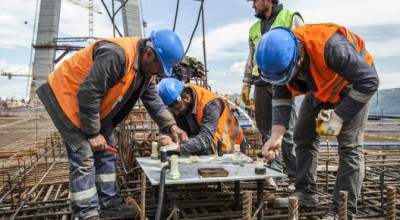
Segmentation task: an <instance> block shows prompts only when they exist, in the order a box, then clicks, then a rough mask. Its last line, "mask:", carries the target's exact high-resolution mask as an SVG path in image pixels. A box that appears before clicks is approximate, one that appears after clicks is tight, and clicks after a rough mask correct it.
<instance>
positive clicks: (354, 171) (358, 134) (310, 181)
mask: <svg viewBox="0 0 400 220" xmlns="http://www.w3.org/2000/svg"><path fill="white" fill-rule="evenodd" d="M307 99H314V97H313V96H311V95H310V96H308V95H307V96H306V97H305V98H304V100H303V102H302V104H301V106H300V111H299V116H298V120H297V123H296V126H295V128H294V142H295V143H296V145H297V148H296V155H297V175H296V190H299V191H303V192H306V193H316V192H317V187H316V178H317V166H318V154H319V144H320V137H319V135H318V134H317V132H316V125H315V118H316V117H317V115H318V113H319V112H320V110H321V109H333V108H334V106H333V105H332V104H330V103H322V104H320V105H318V106H317V107H314V108H310V107H309V104H308V103H312V101H310V100H308V101H307ZM369 104H370V103H369V102H368V103H367V104H366V105H365V107H364V108H363V109H362V110H361V111H360V112H359V113H358V114H357V116H356V117H355V118H354V119H353V120H351V121H348V122H344V123H343V127H342V129H341V131H340V133H339V135H338V136H337V141H338V155H339V167H338V170H337V177H336V182H335V187H334V191H333V207H338V203H339V191H347V192H348V208H349V211H351V212H353V213H356V212H357V200H358V197H359V195H360V193H361V186H362V181H363V179H364V172H365V170H364V152H363V138H364V129H365V125H366V122H367V119H368V110H369Z"/></svg>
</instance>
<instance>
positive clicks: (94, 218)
mask: <svg viewBox="0 0 400 220" xmlns="http://www.w3.org/2000/svg"><path fill="white" fill-rule="evenodd" d="M83 220H99V216H97V215H96V216H91V217H89V218H84V219H83Z"/></svg>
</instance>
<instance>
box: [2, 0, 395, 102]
mask: <svg viewBox="0 0 400 220" xmlns="http://www.w3.org/2000/svg"><path fill="white" fill-rule="evenodd" d="M105 2H110V1H109V0H107V1H105ZM280 2H281V3H283V4H284V6H285V7H287V8H290V9H294V10H298V11H299V12H300V13H301V14H302V16H303V18H304V20H305V22H306V23H320V22H334V23H338V24H340V25H343V26H346V27H347V28H349V29H350V30H351V31H353V32H355V33H357V34H359V35H360V36H361V37H362V38H363V39H364V40H365V41H366V45H367V49H368V50H369V51H370V52H371V54H372V56H373V57H374V59H375V65H376V67H377V70H378V73H379V76H380V79H381V87H380V89H387V88H397V87H400V18H399V16H398V15H397V14H398V7H396V6H397V5H398V3H396V2H398V1H396V0H383V1H372V0H351V1H348V0H347V1H345V0H337V1H327V0H307V1H298V0H286V1H285V0H281V1H280ZM94 4H95V5H97V6H99V7H101V8H102V7H103V6H102V3H101V1H100V0H94ZM176 4H177V0H142V2H141V8H142V16H143V19H144V20H145V21H146V22H147V28H146V29H144V35H145V37H146V36H148V35H149V33H150V32H151V31H152V30H158V29H162V28H169V29H172V28H173V23H174V17H175V10H176ZM116 6H119V3H118V2H116ZM199 6H200V2H199V1H195V0H180V6H179V13H178V17H177V24H176V33H177V34H178V35H179V36H180V37H181V40H182V42H183V44H184V47H185V48H186V47H187V46H188V44H189V40H190V36H191V33H192V31H193V30H194V27H195V24H196V19H197V15H198V11H199ZM0 8H1V9H2V10H1V11H0V33H1V34H0V71H5V72H13V73H16V74H21V75H24V74H27V73H29V71H30V69H29V66H30V62H31V60H32V56H33V53H32V48H31V44H32V39H33V37H34V34H35V33H33V30H34V24H35V13H36V8H37V0H13V1H0ZM102 12H103V13H102V14H101V15H99V14H95V16H94V36H95V37H102V38H108V37H112V36H113V32H112V27H111V23H110V21H109V19H108V17H107V16H106V12H105V10H104V8H102ZM204 19H205V22H204V24H205V33H204V34H205V47H206V48H205V49H206V57H207V66H208V69H209V73H208V79H209V84H210V85H211V87H212V89H213V90H217V91H219V92H220V93H230V94H232V93H240V90H241V81H242V77H243V69H244V63H245V61H246V59H247V54H248V46H247V38H248V28H249V26H250V25H251V24H252V23H254V22H255V21H256V19H255V17H254V10H253V8H252V2H251V1H250V2H247V1H245V0H205V1H204ZM88 21H89V19H88V12H87V10H85V9H83V8H81V7H79V6H76V5H73V4H71V3H69V2H67V1H63V3H62V8H61V20H60V32H59V37H86V36H88V23H89V22H88ZM119 27H120V29H122V26H119ZM202 45H203V32H202V25H201V22H200V24H199V26H198V29H197V31H196V33H195V36H194V38H193V41H192V43H191V46H190V48H189V51H188V55H190V56H194V57H197V58H198V59H199V60H200V61H202V62H204V59H203V57H204V56H203V47H202ZM0 85H1V86H0V97H2V96H7V97H11V96H13V97H16V98H18V99H21V98H24V97H26V93H27V87H28V85H29V83H28V82H27V78H25V77H13V78H12V79H11V80H8V79H7V77H0ZM28 91H29V89H28Z"/></svg>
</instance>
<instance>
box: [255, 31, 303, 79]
mask: <svg viewBox="0 0 400 220" xmlns="http://www.w3.org/2000/svg"><path fill="white" fill-rule="evenodd" d="M255 54H256V62H257V65H258V68H260V70H261V78H262V79H263V80H264V81H266V82H269V83H271V84H277V85H283V84H286V83H287V82H289V81H290V80H291V79H292V77H293V72H294V69H295V67H296V63H297V54H298V48H297V39H296V36H295V35H294V34H293V32H292V31H290V30H289V29H287V28H284V27H277V28H274V29H272V30H270V31H268V32H267V33H265V34H264V35H263V36H261V39H260V41H259V42H258V44H257V47H256V52H255Z"/></svg>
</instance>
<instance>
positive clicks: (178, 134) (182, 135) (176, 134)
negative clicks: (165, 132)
mask: <svg viewBox="0 0 400 220" xmlns="http://www.w3.org/2000/svg"><path fill="white" fill-rule="evenodd" d="M171 135H172V141H174V142H175V143H177V144H179V143H181V142H182V143H185V142H187V141H188V140H189V137H188V136H187V134H186V132H185V131H184V130H182V129H180V128H179V127H178V126H176V125H172V127H171Z"/></svg>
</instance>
